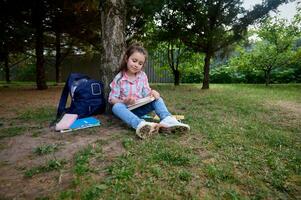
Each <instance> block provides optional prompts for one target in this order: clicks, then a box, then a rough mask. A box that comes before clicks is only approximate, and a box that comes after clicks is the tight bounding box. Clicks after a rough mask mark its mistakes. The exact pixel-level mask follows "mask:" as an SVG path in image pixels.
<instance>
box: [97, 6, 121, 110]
mask: <svg viewBox="0 0 301 200" xmlns="http://www.w3.org/2000/svg"><path fill="white" fill-rule="evenodd" d="M125 7H126V6H125V0H107V1H106V2H105V4H104V5H103V7H101V29H102V56H101V67H100V76H101V80H102V81H103V83H104V92H105V98H106V99H108V96H109V92H110V87H109V84H110V83H111V82H112V80H113V78H114V77H115V75H116V70H117V69H118V67H119V64H120V60H121V56H122V54H123V53H124V47H125V27H126V22H125V19H126V10H125ZM107 112H109V113H110V112H111V107H110V106H109V105H108V107H107Z"/></svg>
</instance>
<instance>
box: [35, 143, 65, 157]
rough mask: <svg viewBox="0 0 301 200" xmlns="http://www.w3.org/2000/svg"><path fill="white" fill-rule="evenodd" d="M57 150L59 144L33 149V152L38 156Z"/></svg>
mask: <svg viewBox="0 0 301 200" xmlns="http://www.w3.org/2000/svg"><path fill="white" fill-rule="evenodd" d="M58 150H59V144H45V145H41V146H38V147H36V148H34V149H33V152H34V153H35V154H37V155H39V156H41V155H46V154H50V153H54V152H55V151H58Z"/></svg>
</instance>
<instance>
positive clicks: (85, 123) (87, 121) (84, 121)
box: [61, 117, 100, 133]
mask: <svg viewBox="0 0 301 200" xmlns="http://www.w3.org/2000/svg"><path fill="white" fill-rule="evenodd" d="M95 126H100V120H98V119H96V118H94V117H86V118H81V119H77V120H75V121H74V122H73V124H72V125H71V126H70V127H69V128H68V129H63V130H61V133H64V132H69V131H75V130H79V129H84V128H90V127H95Z"/></svg>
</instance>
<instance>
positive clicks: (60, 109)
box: [56, 75, 70, 119]
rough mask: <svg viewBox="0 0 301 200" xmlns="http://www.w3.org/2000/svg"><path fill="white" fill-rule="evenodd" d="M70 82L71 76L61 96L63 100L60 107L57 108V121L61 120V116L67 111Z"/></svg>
mask: <svg viewBox="0 0 301 200" xmlns="http://www.w3.org/2000/svg"><path fill="white" fill-rule="evenodd" d="M69 82H70V75H69V77H68V79H67V81H66V83H65V86H64V89H63V92H62V95H61V99H60V103H59V106H58V108H57V114H56V119H58V118H60V117H61V115H62V114H63V112H65V110H66V102H67V99H68V95H69V84H70V83H69Z"/></svg>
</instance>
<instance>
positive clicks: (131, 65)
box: [126, 51, 145, 74]
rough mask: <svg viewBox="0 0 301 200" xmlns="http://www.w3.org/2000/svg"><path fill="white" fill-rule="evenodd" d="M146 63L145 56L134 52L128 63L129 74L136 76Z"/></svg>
mask: <svg viewBox="0 0 301 200" xmlns="http://www.w3.org/2000/svg"><path fill="white" fill-rule="evenodd" d="M144 62H145V55H144V54H142V53H140V52H137V51H136V52H134V53H133V54H132V55H131V56H130V57H129V58H128V59H127V61H126V64H127V69H128V71H127V72H128V73H131V74H136V73H138V72H140V71H141V69H142V67H143V65H144Z"/></svg>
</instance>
